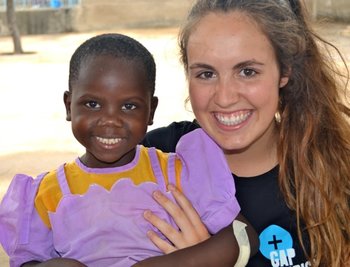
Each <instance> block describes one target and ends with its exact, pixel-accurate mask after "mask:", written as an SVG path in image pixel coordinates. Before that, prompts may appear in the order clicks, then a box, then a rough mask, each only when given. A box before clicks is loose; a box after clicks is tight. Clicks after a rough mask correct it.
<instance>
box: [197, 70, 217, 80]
mask: <svg viewBox="0 0 350 267" xmlns="http://www.w3.org/2000/svg"><path fill="white" fill-rule="evenodd" d="M215 77H216V75H215V74H214V72H212V71H203V72H201V73H200V74H199V75H198V78H201V79H205V80H207V79H212V78H215Z"/></svg>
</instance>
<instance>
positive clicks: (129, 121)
mask: <svg viewBox="0 0 350 267" xmlns="http://www.w3.org/2000/svg"><path fill="white" fill-rule="evenodd" d="M148 84H149V83H147V81H146V76H145V72H144V71H142V69H141V67H139V66H138V64H137V63H135V62H132V61H126V60H123V59H118V58H113V57H112V56H97V57H93V58H90V59H88V60H87V61H85V62H84V63H83V64H82V66H81V69H80V72H79V77H78V80H77V81H76V82H75V83H74V85H73V87H74V88H73V90H72V92H71V93H69V92H66V93H65V97H64V100H65V105H66V110H67V120H71V121H72V130H73V134H74V136H75V138H76V139H77V140H78V141H79V142H80V143H81V144H82V145H83V146H84V147H85V148H86V154H85V155H84V156H83V157H82V161H83V162H84V163H85V164H86V165H87V166H88V167H92V168H100V167H116V166H121V165H125V164H127V163H129V162H130V161H131V160H132V159H133V158H134V155H135V146H136V145H137V144H138V143H139V142H140V141H141V140H142V139H143V137H144V135H145V133H146V131H147V126H148V125H149V124H151V123H152V120H153V115H154V112H155V109H156V106H157V98H155V97H152V96H151V92H150V89H149V88H147V87H146V85H148Z"/></svg>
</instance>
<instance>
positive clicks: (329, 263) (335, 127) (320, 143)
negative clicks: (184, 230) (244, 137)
mask: <svg viewBox="0 0 350 267" xmlns="http://www.w3.org/2000/svg"><path fill="white" fill-rule="evenodd" d="M211 12H220V13H223V12H224V13H229V12H241V13H243V14H245V15H247V16H249V17H250V18H251V19H252V20H254V21H255V22H256V23H257V25H259V26H260V28H261V30H262V31H263V32H264V33H265V34H266V36H267V37H268V38H269V40H270V42H271V44H272V46H273V48H274V51H275V54H276V58H277V61H278V64H279V67H280V73H281V75H282V76H289V82H288V84H287V85H286V86H285V87H284V88H282V89H281V90H280V105H279V109H278V111H277V114H278V118H279V119H278V129H279V140H278V159H279V165H280V173H279V185H280V188H281V191H282V192H283V194H284V197H285V201H286V203H287V205H288V206H289V208H290V209H292V210H294V211H295V212H296V218H297V225H298V234H299V240H300V242H301V244H302V246H303V248H304V251H305V253H306V255H307V256H308V258H309V260H310V262H311V264H312V266H320V267H321V266H322V267H339V266H341V267H343V266H348V265H346V264H350V263H349V255H350V125H349V122H350V120H349V116H350V109H349V107H348V106H347V105H346V100H348V99H346V90H347V87H349V86H348V83H349V70H348V68H347V66H346V63H345V61H344V59H343V57H342V56H341V54H340V52H339V51H338V49H337V48H336V47H335V46H333V45H332V44H330V43H328V42H327V41H325V40H324V39H322V38H321V37H320V36H318V35H317V34H316V33H315V32H314V31H313V30H312V29H311V27H310V25H309V24H310V23H309V21H308V20H307V16H306V12H305V10H304V6H303V3H301V2H300V1H298V0H290V1H287V0H264V1H262V0H198V1H197V2H196V3H195V5H194V6H193V8H192V9H191V11H190V13H189V16H188V19H187V22H186V24H185V25H184V27H183V29H182V31H181V33H180V36H179V45H180V53H181V60H182V62H183V64H184V67H185V70H186V71H187V67H188V62H187V44H188V39H189V36H190V35H191V32H192V31H193V28H194V27H195V26H196V24H197V23H198V21H199V20H200V19H201V18H202V17H203V16H205V15H207V14H208V13H211ZM333 52H336V53H333ZM334 56H337V57H338V59H340V62H342V63H343V68H342V69H341V71H339V69H340V68H338V66H337V65H336V64H334V63H333V60H334ZM342 73H343V74H342ZM305 231H306V232H307V233H308V237H309V241H308V243H309V244H305V240H303V238H302V236H303V233H304V232H305Z"/></svg>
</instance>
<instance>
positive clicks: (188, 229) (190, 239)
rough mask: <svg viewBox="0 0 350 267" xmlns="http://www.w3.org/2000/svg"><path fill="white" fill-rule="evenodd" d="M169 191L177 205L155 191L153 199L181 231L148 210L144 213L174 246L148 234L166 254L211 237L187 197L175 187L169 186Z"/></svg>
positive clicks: (151, 232)
mask: <svg viewBox="0 0 350 267" xmlns="http://www.w3.org/2000/svg"><path fill="white" fill-rule="evenodd" d="M168 190H169V191H170V192H171V193H172V195H173V196H174V198H175V200H176V202H177V203H174V202H172V201H171V200H169V199H168V198H167V197H166V196H165V195H163V194H162V193H161V192H160V191H155V192H154V193H153V197H154V199H155V200H156V201H157V202H158V203H159V204H160V205H161V206H162V207H163V208H164V209H165V210H166V211H167V212H168V213H169V215H170V216H171V217H172V218H173V219H174V221H175V223H176V225H177V226H178V227H179V229H180V231H179V230H177V229H174V228H173V227H172V226H171V225H169V224H168V223H167V222H165V221H163V220H162V219H160V218H159V217H157V216H156V215H154V214H153V213H152V212H151V211H149V210H147V211H145V213H144V217H145V219H146V220H147V221H149V222H150V223H151V224H152V225H153V226H155V227H156V228H157V229H158V230H159V231H161V232H162V233H163V234H164V236H165V237H167V238H168V239H169V240H170V242H171V243H172V244H173V245H172V244H169V243H168V242H166V241H165V240H163V239H161V238H160V237H159V236H158V235H157V234H156V233H155V232H153V231H149V232H148V233H147V235H148V237H149V238H150V239H151V241H152V242H153V243H154V244H155V245H156V246H157V247H158V248H159V249H160V250H161V251H163V252H164V253H165V254H168V253H171V252H173V251H176V250H178V249H182V248H186V247H189V246H193V245H195V244H198V243H200V242H202V241H204V240H206V239H208V238H209V236H210V235H209V233H208V230H207V228H206V227H205V225H204V224H203V223H202V221H201V219H200V217H199V215H198V213H197V211H196V210H195V209H194V208H193V206H192V204H191V203H190V202H189V200H188V199H187V198H186V197H185V195H184V194H183V193H181V192H180V191H179V190H178V189H177V188H176V187H175V186H174V185H168Z"/></svg>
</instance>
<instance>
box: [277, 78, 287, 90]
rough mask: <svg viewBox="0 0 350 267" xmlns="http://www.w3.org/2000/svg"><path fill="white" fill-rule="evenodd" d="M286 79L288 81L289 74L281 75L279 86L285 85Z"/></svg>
mask: <svg viewBox="0 0 350 267" xmlns="http://www.w3.org/2000/svg"><path fill="white" fill-rule="evenodd" d="M288 81H289V76H284V77H281V79H280V84H279V88H282V87H285V86H286V84H287V83H288Z"/></svg>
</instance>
